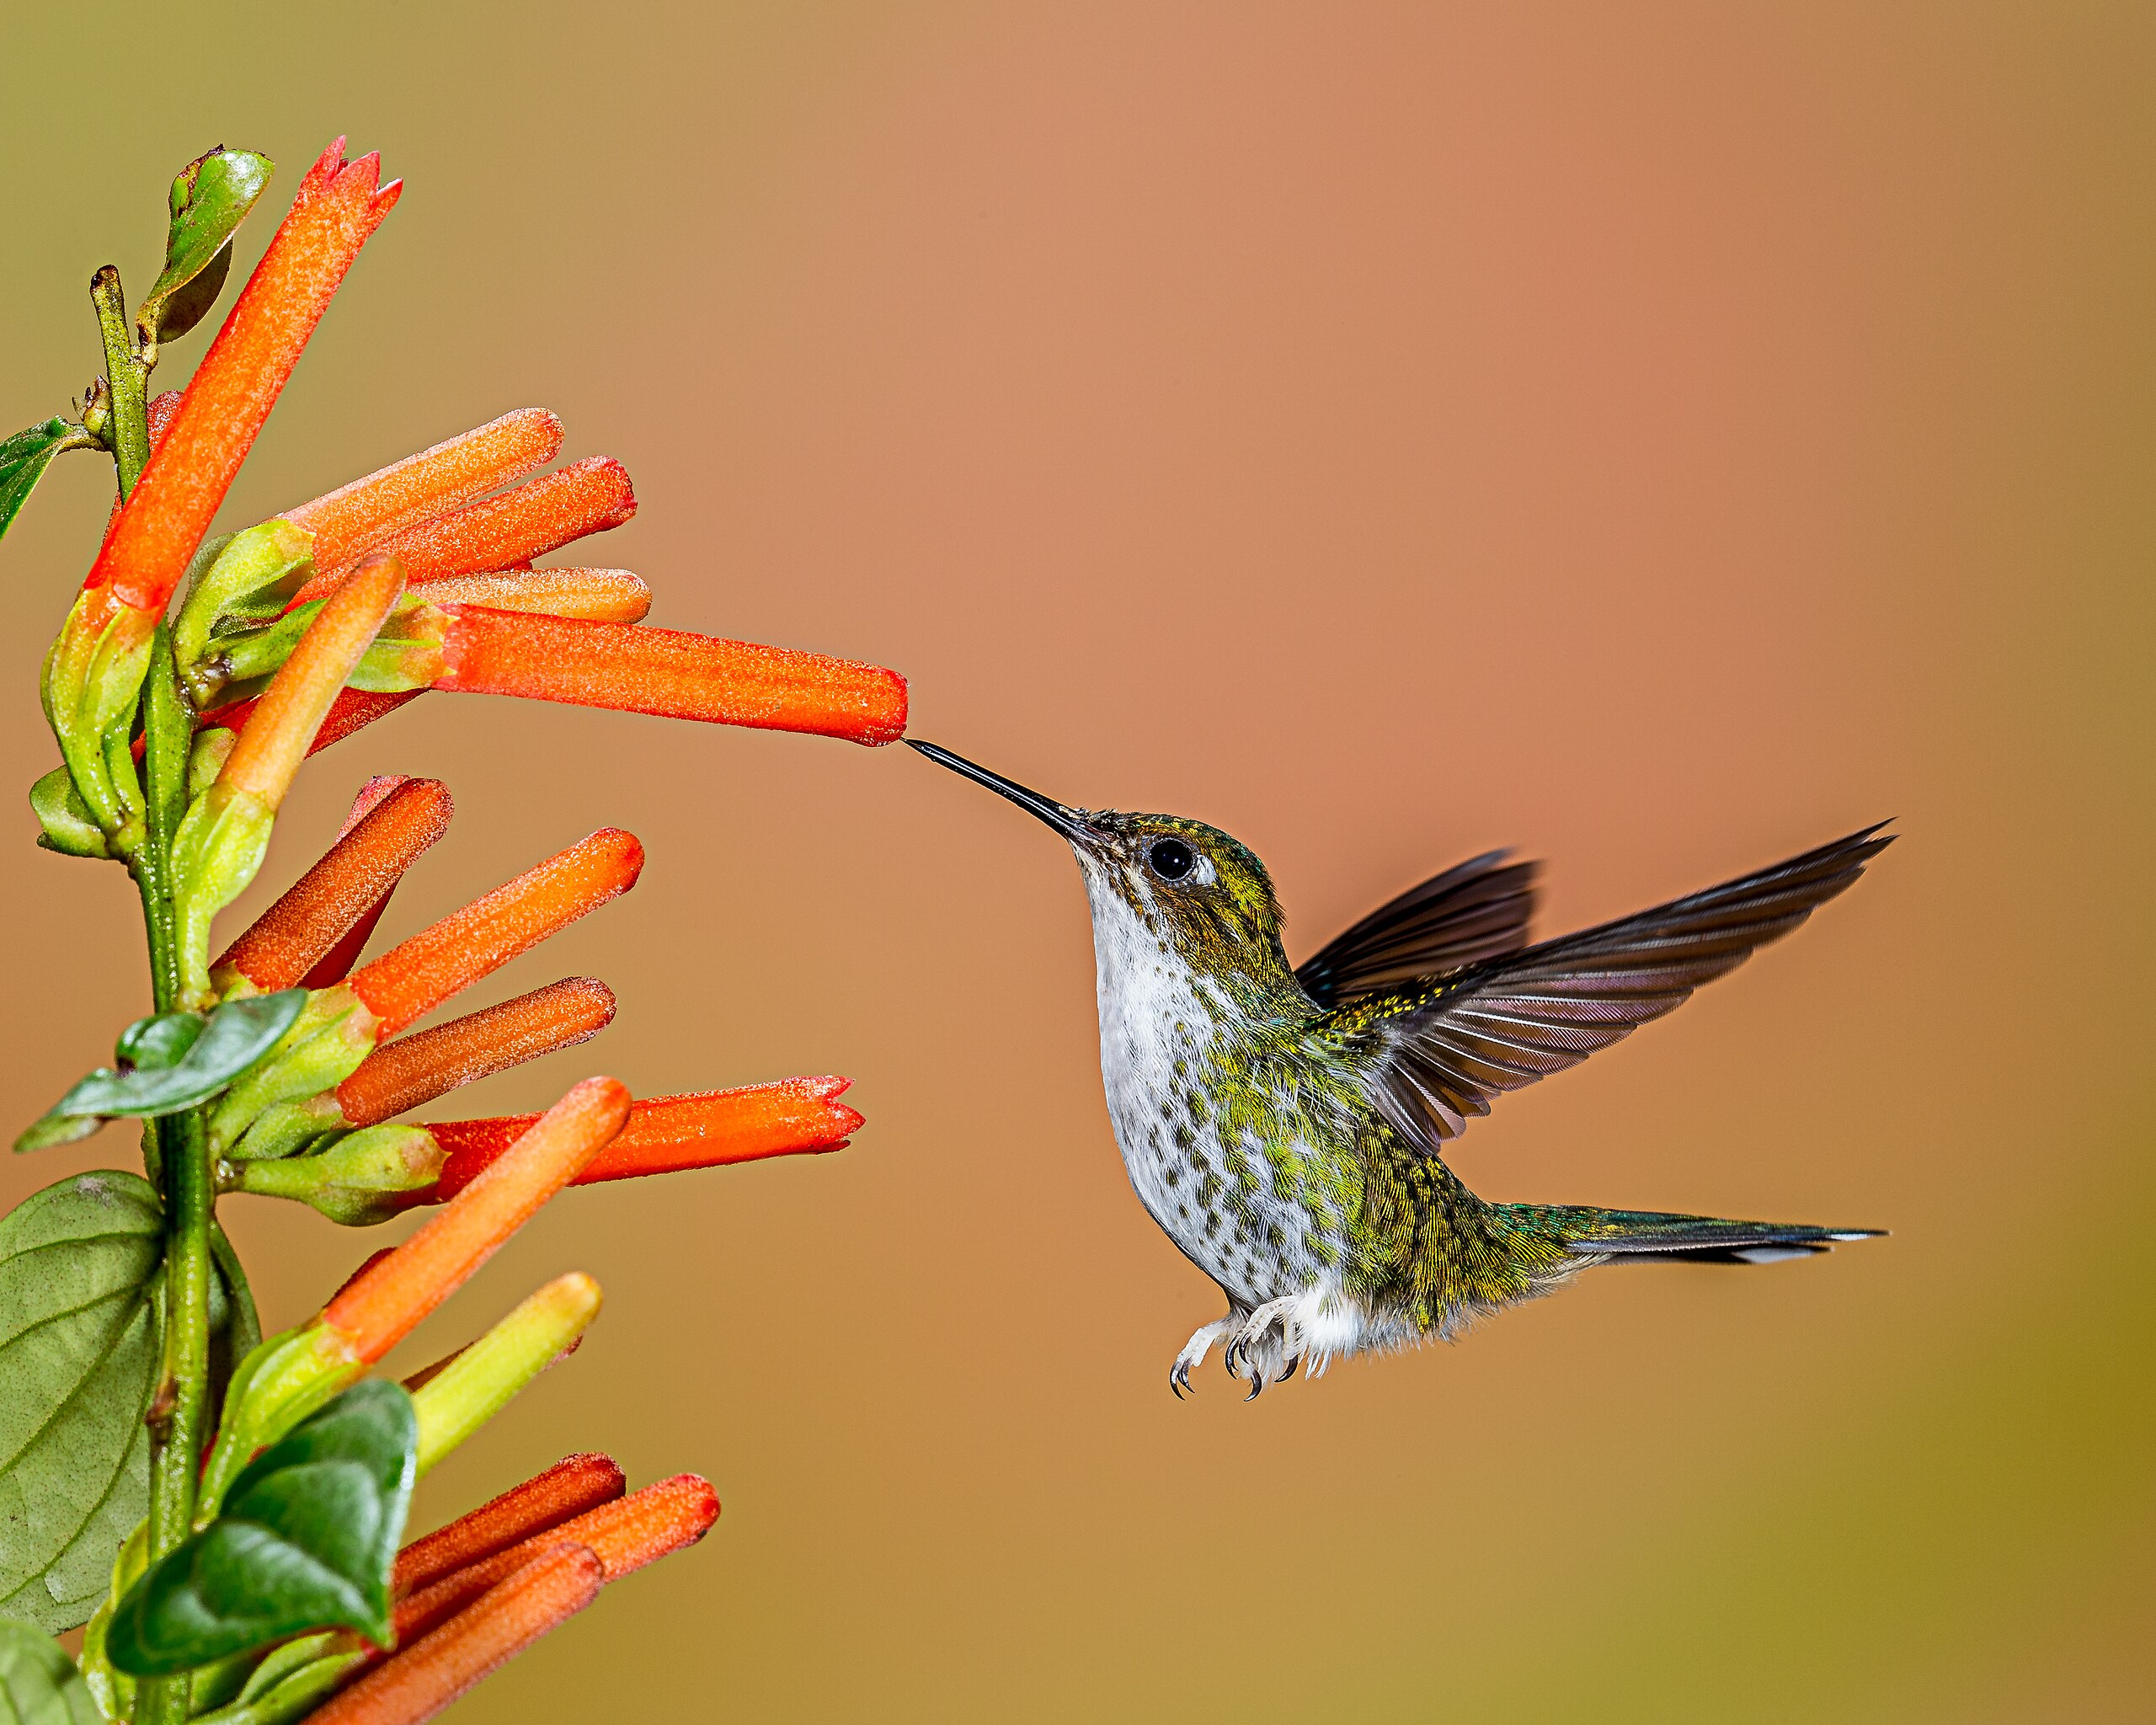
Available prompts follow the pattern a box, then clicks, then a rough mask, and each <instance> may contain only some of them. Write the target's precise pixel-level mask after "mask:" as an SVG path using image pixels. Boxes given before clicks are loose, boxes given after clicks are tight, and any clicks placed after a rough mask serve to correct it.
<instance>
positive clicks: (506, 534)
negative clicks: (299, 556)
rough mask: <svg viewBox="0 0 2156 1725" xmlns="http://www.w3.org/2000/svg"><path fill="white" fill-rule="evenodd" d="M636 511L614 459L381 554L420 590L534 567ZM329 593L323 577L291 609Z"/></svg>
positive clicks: (410, 537)
mask: <svg viewBox="0 0 2156 1725" xmlns="http://www.w3.org/2000/svg"><path fill="white" fill-rule="evenodd" d="M636 512H637V499H636V492H635V490H634V489H633V488H632V486H631V485H630V483H629V475H628V470H627V468H625V467H622V464H621V463H620V462H617V461H616V460H614V459H613V458H612V457H610V456H590V457H586V458H585V459H584V460H583V461H580V462H572V463H570V465H568V467H563V469H562V470H561V471H560V472H559V473H542V474H541V475H540V476H539V478H536V479H530V480H526V482H525V483H523V484H521V485H520V486H518V487H517V488H516V489H515V490H513V491H505V492H504V493H503V494H501V495H500V496H499V497H490V498H488V499H486V501H484V502H483V503H475V504H473V505H471V506H470V507H469V508H468V509H461V510H457V511H456V513H455V514H453V515H442V516H440V517H439V518H438V519H435V520H433V521H427V522H425V523H424V525H422V526H418V527H415V528H414V529H412V530H411V531H409V532H407V533H404V534H402V535H400V536H399V537H397V538H394V539H391V540H388V541H387V542H385V543H384V544H383V546H382V549H383V550H385V551H389V552H393V553H395V554H396V556H397V557H398V560H399V561H401V562H402V563H403V565H404V567H405V569H407V570H408V571H409V572H410V575H411V579H412V581H413V583H414V585H419V584H420V583H423V582H427V581H439V580H444V579H448V578H449V577H451V576H453V575H473V574H483V573H484V572H485V571H487V570H489V569H508V568H509V567H510V565H511V564H514V563H530V562H531V559H532V558H535V557H543V556H545V555H546V554H547V553H548V552H550V551H555V550H558V549H559V548H560V547H563V546H564V545H567V544H568V543H569V542H571V541H572V540H576V539H581V538H583V537H584V536H585V535H586V534H588V533H603V532H605V531H606V530H607V529H608V528H609V527H618V526H621V525H622V522H624V521H627V520H628V518H629V517H630V516H631V515H634V514H635V513H636ZM327 591H328V582H327V581H326V580H325V579H323V578H321V577H319V576H318V577H317V578H316V579H313V580H312V581H310V582H308V583H307V585H306V586H305V587H303V588H302V589H301V590H300V592H299V596H298V597H297V598H296V599H295V600H294V601H292V602H293V603H294V604H295V605H304V604H305V603H307V601H309V600H311V599H319V598H320V597H322V595H323V593H325V592H327Z"/></svg>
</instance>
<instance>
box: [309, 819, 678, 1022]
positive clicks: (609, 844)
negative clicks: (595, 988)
mask: <svg viewBox="0 0 2156 1725" xmlns="http://www.w3.org/2000/svg"><path fill="white" fill-rule="evenodd" d="M642 870H643V846H642V845H641V844H639V843H638V841H637V839H636V836H635V835H633V834H632V833H626V832H622V831H621V830H619V829H617V828H615V827H604V828H601V829H600V830H599V831H597V832H595V833H594V834H592V835H591V836H590V837H589V838H587V839H584V840H582V841H579V842H578V843H576V844H574V845H572V846H569V848H568V850H566V851H563V852H562V853H561V854H560V855H559V856H557V857H550V858H549V859H548V860H547V861H546V862H544V863H541V864H540V865H539V866H538V867H537V868H533V869H531V870H529V871H528V872H526V873H523V874H520V875H519V876H518V877H517V878H516V879H515V880H512V881H510V883H508V884H506V885H504V886H499V887H497V888H495V889H494V891H492V892H490V893H488V895H486V896H485V897H484V898H483V899H477V900H473V901H472V903H471V904H469V905H466V906H465V907H464V908H463V909H462V911H456V913H455V914H453V915H451V916H445V917H444V918H443V919H442V920H441V921H439V922H437V923H435V925H434V927H431V928H428V929H425V930H423V931H422V932H419V933H418V934H415V935H414V936H413V937H411V939H409V940H408V941H406V942H405V943H403V945H402V946H399V947H396V948H392V950H390V951H389V952H387V953H383V954H382V957H380V958H379V959H375V960H374V961H373V962H372V963H371V964H367V965H365V966H363V967H362V968H361V969H359V970H356V971H355V972H354V973H353V975H352V979H351V981H350V984H349V986H350V989H351V991H352V992H353V993H354V994H355V995H357V996H359V997H360V1000H361V1001H364V1002H365V1003H366V1007H367V1009H368V1010H369V1011H370V1012H373V1013H374V1014H375V1016H376V1017H378V1018H379V1019H381V1021H382V1035H384V1036H392V1035H394V1034H395V1033H397V1032H398V1031H399V1030H401V1029H403V1028H404V1026H406V1025H407V1024H409V1023H412V1021H413V1020H414V1019H415V1018H418V1017H423V1016H424V1014H426V1013H428V1012H432V1011H433V1010H434V1009H435V1007H438V1006H440V1004H441V1003H442V1002H443V1001H446V1000H447V999H448V998H449V997H450V996H451V995H453V994H455V993H456V991H458V990H459V989H462V988H468V987H469V986H470V985H472V984H473V983H475V982H477V981H478V980H479V979H480V978H481V977H483V976H484V975H488V973H489V972H490V971H493V970H496V969H499V968H500V967H501V966H502V965H504V964H507V963H508V962H509V961H510V959H514V958H515V957H516V956H517V954H518V953H522V952H526V951H528V950H529V949H530V948H532V947H534V946H536V945H537V944H538V943H540V942H541V941H542V940H544V939H546V938H547V936H549V935H551V934H555V933H558V932H560V931H561V930H562V929H564V928H566V927H568V925H569V924H570V923H572V922H574V921H576V920H577V918H579V916H584V915H585V914H587V913H588V912H590V911H595V910H597V909H598V908H599V906H600V905H603V904H605V903H606V901H607V900H609V899H611V898H613V897H614V896H615V895H617V894H620V893H624V892H627V890H628V889H630V888H631V887H632V886H633V885H635V884H636V879H637V876H638V873H640V872H641V871H642Z"/></svg>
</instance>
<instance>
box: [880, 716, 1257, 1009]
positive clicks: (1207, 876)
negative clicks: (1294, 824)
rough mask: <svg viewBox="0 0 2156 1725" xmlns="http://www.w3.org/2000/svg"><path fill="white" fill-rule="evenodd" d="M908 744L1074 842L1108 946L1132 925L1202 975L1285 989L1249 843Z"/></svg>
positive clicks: (1100, 931)
mask: <svg viewBox="0 0 2156 1725" xmlns="http://www.w3.org/2000/svg"><path fill="white" fill-rule="evenodd" d="M908 742H909V744H910V746H912V747H913V748H915V749H918V750H920V751H921V753H922V754H924V755H926V756H928V758H929V759H930V760H931V761H935V762H937V764H938V765H939V766H947V767H949V768H950V769H951V770H952V771H953V772H956V773H960V774H963V776H964V777H967V778H969V779H972V780H973V781H974V782H975V783H977V784H983V785H986V786H987V787H988V788H989V789H990V790H992V791H995V793H998V794H999V795H1001V796H1005V797H1007V798H1010V799H1011V801H1012V802H1014V803H1016V804H1017V805H1018V806H1019V807H1020V808H1022V809H1025V810H1026V811H1027V813H1028V814H1033V815H1034V816H1035V817H1036V818H1038V820H1043V821H1044V822H1046V823H1047V824H1048V825H1050V826H1052V827H1054V829H1055V830H1057V831H1058V832H1059V833H1061V834H1062V835H1063V836H1064V837H1065V839H1066V840H1068V841H1070V848H1071V849H1072V850H1073V851H1074V852H1076V853H1077V857H1078V864H1079V867H1080V868H1082V869H1083V870H1084V871H1085V873H1086V891H1087V894H1088V895H1089V896H1090V897H1091V900H1092V905H1093V921H1094V927H1095V931H1096V934H1097V936H1099V937H1106V936H1107V932H1108V927H1109V925H1110V923H1111V922H1113V923H1116V924H1118V925H1119V924H1120V923H1121V922H1122V921H1123V917H1124V916H1128V917H1129V919H1130V920H1131V921H1132V922H1133V923H1134V924H1135V925H1136V927H1135V928H1134V930H1133V931H1132V932H1134V933H1136V932H1142V933H1143V934H1145V935H1150V937H1151V938H1152V941H1153V942H1154V943H1158V944H1159V945H1161V946H1165V947H1166V948H1169V949H1171V951H1173V952H1174V953H1177V955H1178V956H1179V957H1180V958H1182V960H1183V962H1184V963H1185V964H1187V965H1188V966H1189V967H1190V968H1191V969H1193V970H1194V971H1197V972H1198V973H1200V974H1202V975H1211V976H1216V977H1225V976H1228V975H1238V974H1240V975H1246V976H1249V977H1251V978H1252V979H1253V980H1261V981H1263V982H1265V983H1267V984H1268V985H1277V983H1278V980H1279V979H1280V978H1282V977H1284V976H1286V975H1288V974H1289V973H1288V963H1287V959H1286V958H1285V956H1284V955H1283V953H1282V952H1281V948H1280V904H1279V900H1278V899H1276V898H1275V897H1274V896H1273V879H1272V877H1271V876H1270V875H1268V874H1267V873H1266V872H1265V864H1264V863H1262V862H1260V861H1259V860H1258V857H1257V852H1254V851H1252V850H1251V848H1250V847H1249V846H1246V845H1245V844H1243V843H1242V842H1241V841H1239V840H1237V839H1235V838H1231V837H1230V836H1229V835H1228V834H1226V833H1225V832H1222V831H1221V830H1219V828H1218V827H1214V826H1208V825H1205V823H1204V822H1203V821H1201V820H1185V819H1184V818H1183V817H1182V816H1181V815H1176V814H1123V813H1122V812H1120V811H1119V810H1116V809H1073V808H1070V807H1069V806H1067V805H1066V804H1061V803H1058V802H1055V801H1054V800H1053V799H1052V798H1048V797H1043V796H1042V795H1041V794H1040V793H1038V791H1029V790H1027V788H1025V787H1024V786H1023V785H1021V784H1015V783H1013V782H1011V780H1009V779H1007V778H1005V777H1002V776H1001V774H1000V773H994V772H989V771H988V769H987V768H986V767H983V766H975V765H974V763H973V762H972V761H967V760H965V759H963V758H962V757H961V756H957V755H953V754H952V753H951V751H950V750H947V749H939V748H937V746H936V745H935V744H933V743H921V742H914V741H913V740H911V739H910V738H909V739H908Z"/></svg>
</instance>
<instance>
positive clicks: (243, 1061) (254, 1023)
mask: <svg viewBox="0 0 2156 1725" xmlns="http://www.w3.org/2000/svg"><path fill="white" fill-rule="evenodd" d="M306 1005H307V991H306V990H305V989H303V988H287V989H282V990H280V991H278V992H277V993H275V994H258V995H251V996H248V997H247V998H246V999H244V1000H237V1001H226V1002H225V1003H224V1004H223V1005H222V1006H221V1007H218V1008H217V1009H216V1011H215V1012H211V1014H210V1017H209V1019H208V1021H207V1023H203V1022H202V1021H201V1020H200V1019H195V1015H194V1014H192V1013H178V1012H175V1013H167V1014H165V1015H164V1016H163V1019H162V1020H160V1019H149V1018H145V1019H141V1020H140V1021H138V1022H137V1023H134V1024H131V1025H130V1026H129V1027H128V1028H127V1030H126V1033H125V1034H124V1035H123V1036H122V1037H121V1038H120V1048H119V1050H118V1058H119V1060H120V1063H121V1065H123V1066H124V1067H125V1068H126V1070H125V1071H113V1070H112V1069H111V1068H109V1067H106V1066H100V1067H99V1068H98V1070H97V1071H94V1072H93V1073H91V1074H90V1076H88V1077H87V1078H85V1079H83V1081H81V1082H80V1083H79V1084H77V1085H76V1087H74V1088H73V1089H72V1090H71V1091H69V1092H67V1095H65V1096H63V1097H61V1098H60V1100H59V1101H58V1102H57V1103H55V1104H54V1105H53V1108H52V1111H51V1113H50V1114H47V1115H45V1118H44V1119H41V1120H40V1121H38V1122H37V1123H36V1124H35V1125H33V1126H31V1127H30V1128H29V1130H28V1131H26V1132H24V1134H23V1135H22V1136H21V1137H19V1138H18V1139H17V1140H15V1148H16V1149H17V1150H19V1151H27V1150H41V1149H44V1148H45V1146H48V1145H52V1144H65V1143H67V1142H68V1141H70V1140H72V1139H76V1138H81V1137H84V1136H86V1135H87V1134H86V1133H85V1132H84V1131H83V1130H81V1123H82V1122H83V1120H85V1119H87V1120H88V1122H89V1123H90V1130H95V1128H96V1124H97V1122H99V1120H107V1119H117V1118H120V1117H131V1118H134V1119H150V1118H154V1117H155V1116H157V1115H161V1114H179V1113H180V1112H181V1111H182V1110H183V1109H186V1108H198V1107H200V1105H201V1104H202V1103H205V1102H207V1101H209V1100H210V1098H211V1097H214V1096H216V1095H217V1094H218V1093H219V1092H221V1091H222V1090H224V1089H225V1087H227V1085H229V1084H230V1083H231V1082H232V1080H233V1079H235V1078H237V1077H238V1076H239V1075H240V1074H241V1073H243V1072H244V1071H247V1069H248V1067H249V1066H251V1065H253V1064H254V1063H255V1062H256V1061H257V1060H260V1059H261V1058H262V1056H263V1055H265V1054H267V1053H269V1051H270V1049H272V1048H274V1047H275V1045H276V1043H277V1039H278V1038H280V1036H282V1035H283V1034H284V1033H286V1031H287V1030H289V1029H291V1027H292V1022H293V1020H295V1019H296V1018H297V1017H299V1015H300V1012H301V1009H302V1007H305V1006H306ZM174 1018H188V1019H195V1023H200V1024H201V1028H200V1030H199V1031H198V1032H197V1033H195V1034H194V1035H193V1036H191V1037H190V1036H189V1035H188V1034H187V1033H186V1031H185V1030H184V1028H179V1027H177V1026H174V1025H173V1024H172V1023H170V1021H171V1020H173V1019H174ZM137 1050H141V1051H147V1052H149V1053H150V1054H151V1055H152V1058H155V1059H168V1058H169V1059H170V1060H171V1064H169V1065H147V1064H144V1065H135V1064H133V1063H132V1060H131V1055H133V1054H134V1053H135V1052H136V1051H137ZM175 1051H176V1052H175Z"/></svg>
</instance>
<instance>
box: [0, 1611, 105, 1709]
mask: <svg viewBox="0 0 2156 1725" xmlns="http://www.w3.org/2000/svg"><path fill="white" fill-rule="evenodd" d="M103 1720H104V1716H103V1715H102V1714H100V1713H99V1712H98V1705H97V1703H96V1702H95V1701H92V1700H91V1699H90V1691H89V1689H88V1685H85V1684H84V1683H83V1674H82V1673H81V1672H79V1671H77V1669H75V1662H74V1661H73V1660H72V1659H71V1658H68V1657H67V1651H66V1650H65V1649H64V1648H61V1646H60V1645H59V1643H58V1642H55V1641H54V1640H53V1638H52V1637H51V1636H49V1635H47V1634H45V1632H44V1631H42V1630H40V1629H37V1628H34V1627H33V1626H30V1625H29V1624H27V1623H10V1622H8V1621H5V1620H0V1725H103Z"/></svg>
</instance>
